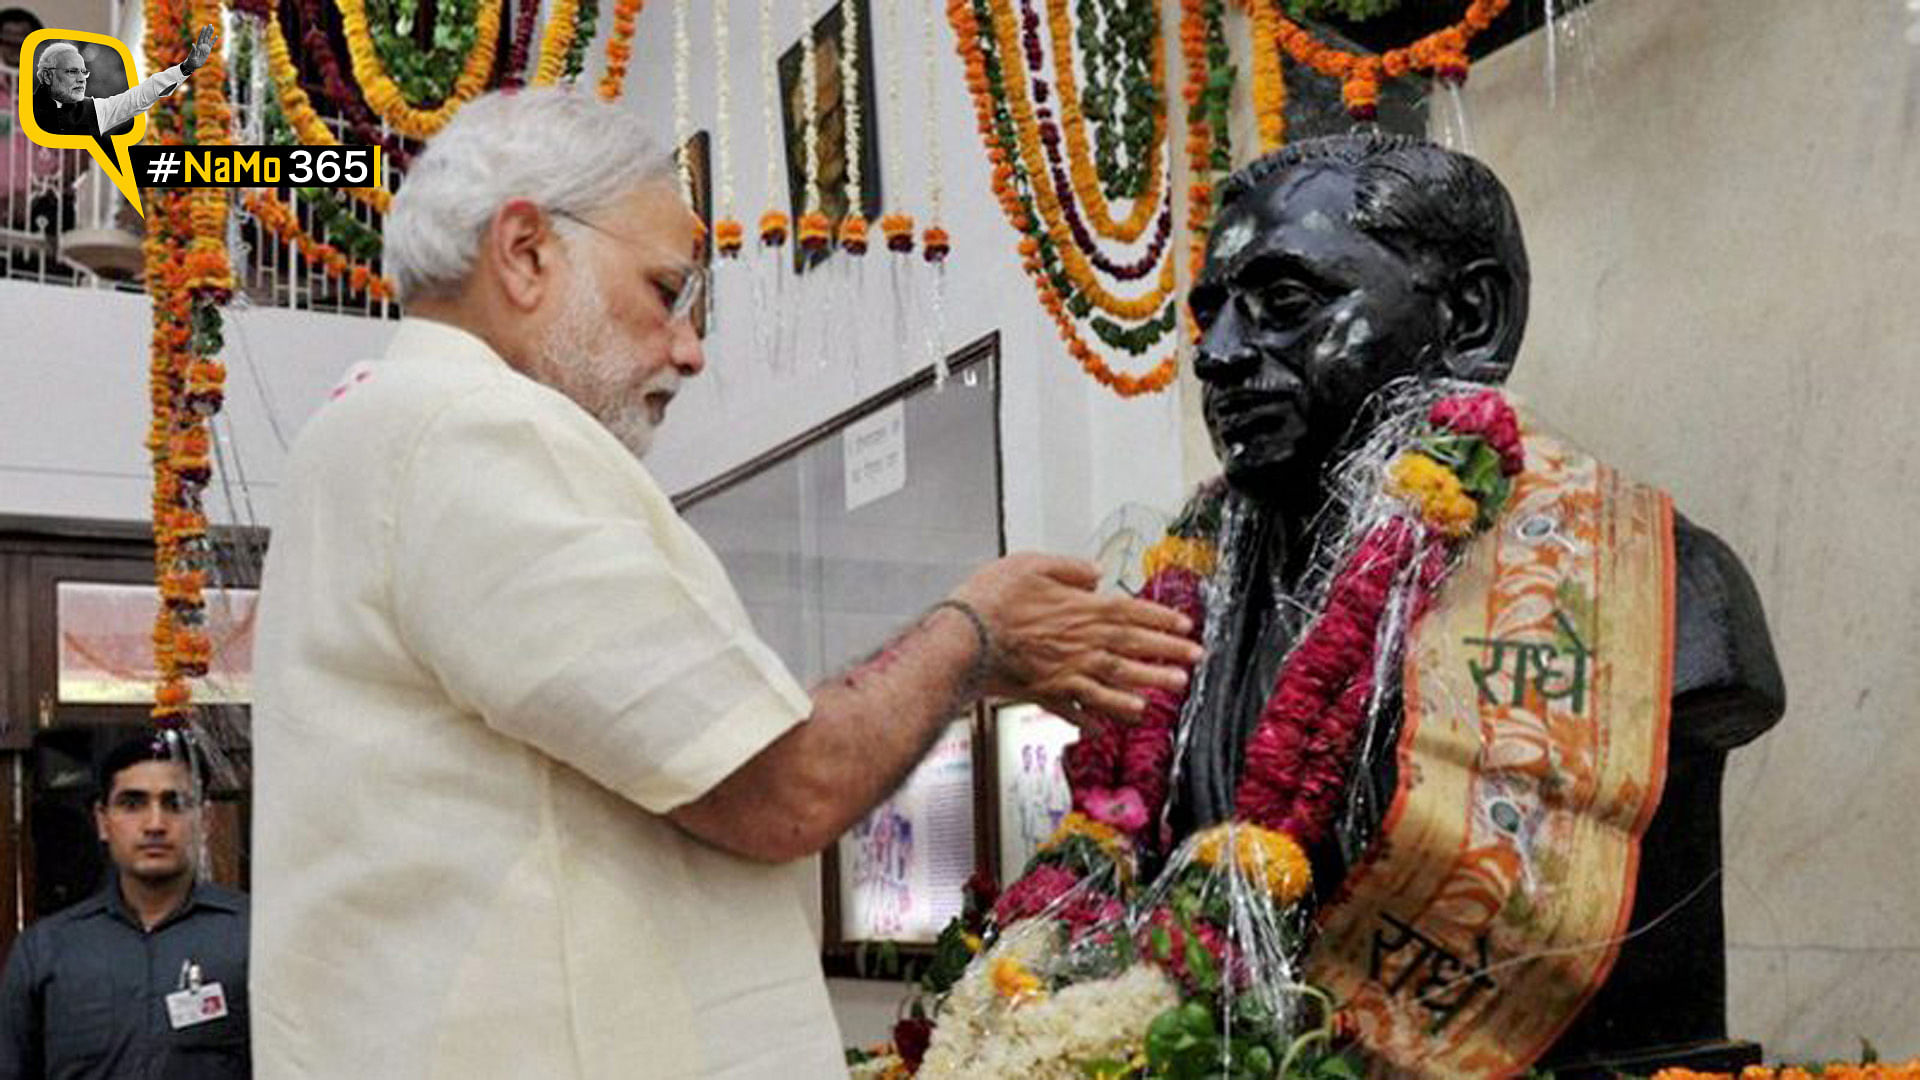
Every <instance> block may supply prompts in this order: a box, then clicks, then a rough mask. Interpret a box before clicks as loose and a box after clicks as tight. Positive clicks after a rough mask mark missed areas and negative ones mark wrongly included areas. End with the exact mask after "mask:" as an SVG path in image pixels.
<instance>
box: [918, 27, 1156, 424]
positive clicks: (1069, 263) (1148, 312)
mask: <svg viewBox="0 0 1920 1080" xmlns="http://www.w3.org/2000/svg"><path fill="white" fill-rule="evenodd" d="M986 3H987V10H988V13H989V15H990V21H991V25H992V29H991V33H992V34H993V38H994V43H995V51H996V54H997V55H998V56H999V57H1000V63H1001V65H1002V66H1001V72H1002V79H1003V80H1004V82H1005V85H1006V88H1007V89H1006V97H1007V99H1008V111H1009V112H1010V113H1011V114H1012V117H1013V122H1012V130H1013V136H1014V141H1015V142H1016V143H1017V145H1016V146H1013V147H1008V146H1006V145H1004V143H1003V141H1002V139H1001V136H1000V134H999V131H998V129H997V127H996V124H995V118H994V100H993V88H992V84H991V76H989V74H988V73H987V61H986V55H985V51H984V48H983V45H982V42H981V36H980V35H981V31H980V28H979V26H978V25H977V24H976V19H975V12H974V10H973V3H972V2H971V0H949V2H948V4H947V20H948V22H949V23H950V24H951V25H952V27H953V30H954V34H955V37H956V38H957V44H956V48H957V50H958V52H959V53H960V56H961V59H962V62H963V63H964V64H965V65H966V72H967V86H968V89H969V90H971V91H972V95H973V102H974V112H975V115H976V118H977V120H978V125H979V130H980V135H981V138H982V140H983V141H984V142H985V143H986V146H987V157H988V159H989V160H990V161H991V162H992V163H993V166H994V168H993V189H994V195H995V196H996V198H997V199H998V200H999V203H1000V207H1001V209H1002V211H1004V212H1005V213H1006V215H1007V220H1008V222H1009V223H1011V224H1012V225H1013V227H1014V228H1015V229H1017V230H1019V231H1020V232H1021V233H1023V234H1025V235H1023V236H1022V238H1021V241H1020V254H1021V265H1022V267H1023V268H1024V269H1025V270H1026V271H1027V274H1028V276H1029V277H1031V278H1032V279H1033V281H1034V286H1035V289H1036V291H1037V292H1038V293H1039V297H1040V303H1041V306H1042V307H1043V308H1045V309H1046V311H1047V314H1048V315H1050V316H1051V317H1052V318H1053V321H1054V325H1055V327H1056V328H1057V330H1058V332H1059V336H1060V340H1061V342H1062V344H1064V345H1065V346H1066V348H1067V351H1068V353H1069V354H1070V355H1071V356H1072V357H1073V358H1074V359H1075V360H1076V361H1077V362H1078V363H1079V364H1080V367H1081V369H1082V370H1084V371H1086V372H1087V374H1089V375H1092V376H1093V377H1094V378H1095V379H1096V380H1098V381H1099V382H1100V383H1101V384H1102V385H1105V386H1107V387H1110V388H1111V389H1112V390H1114V392H1116V393H1118V394H1119V395H1120V396H1122V397H1133V396H1135V395H1138V394H1146V393H1154V392H1157V391H1160V390H1163V389H1165V388H1166V387H1167V386H1168V385H1169V384H1171V383H1172V382H1173V377H1174V374H1175V372H1176V370H1177V368H1176V363H1177V361H1176V358H1175V356H1174V355H1173V354H1171V353H1169V354H1168V355H1167V356H1166V357H1164V358H1163V359H1161V360H1160V361H1159V362H1158V363H1156V364H1155V365H1154V366H1153V367H1152V368H1151V369H1149V370H1148V371H1147V372H1146V373H1145V374H1143V375H1137V376H1136V375H1132V374H1129V373H1126V372H1117V371H1114V370H1113V369H1112V368H1110V367H1109V366H1108V365H1107V363H1106V361H1105V360H1104V359H1103V358H1102V357H1101V356H1100V354H1099V353H1098V352H1096V351H1095V350H1094V348H1093V347H1092V346H1090V345H1088V344H1087V342H1086V340H1085V339H1084V338H1082V337H1081V336H1080V332H1079V328H1078V326H1077V325H1075V321H1074V316H1073V314H1072V312H1071V311H1070V310H1069V308H1068V303H1067V297H1065V296H1062V295H1061V293H1060V290H1059V289H1057V288H1056V287H1055V285H1054V283H1053V281H1052V280H1051V278H1050V276H1049V274H1048V273H1047V271H1046V268H1045V266H1044V264H1043V261H1042V257H1041V252H1040V241H1039V240H1038V238H1037V236H1036V235H1035V233H1036V231H1044V232H1045V234H1046V236H1047V238H1048V240H1049V242H1050V246H1051V247H1052V248H1053V249H1054V250H1055V251H1056V252H1057V253H1058V255H1059V257H1060V259H1061V261H1062V263H1063V264H1064V272H1065V273H1066V275H1067V277H1068V279H1069V281H1070V282H1071V284H1072V285H1073V286H1074V287H1076V288H1078V289H1081V290H1082V291H1083V293H1084V295H1085V296H1086V298H1087V299H1088V300H1089V301H1091V302H1092V303H1093V304H1094V305H1096V306H1098V307H1100V308H1102V309H1103V310H1105V311H1108V312H1110V313H1112V314H1114V315H1117V316H1120V317H1122V318H1128V319H1133V320H1135V321H1138V320H1141V319H1145V318H1150V317H1152V316H1153V315H1154V314H1155V313H1157V312H1158V311H1159V309H1160V307H1161V305H1162V304H1164V303H1165V301H1166V299H1167V297H1168V295H1170V294H1171V293H1172V291H1173V288H1174V276H1173V261H1172V259H1170V258H1169V259H1165V260H1164V261H1163V263H1162V265H1161V272H1160V277H1159V280H1158V282H1157V283H1156V285H1155V287H1154V289H1153V290H1152V291H1150V292H1149V293H1147V294H1145V295H1143V296H1141V297H1138V298H1134V299H1130V300H1129V299H1121V298H1119V297H1115V296H1113V295H1112V294H1110V293H1108V292H1106V290H1105V289H1103V288H1101V287H1100V284H1099V282H1098V281H1097V280H1096V279H1095V278H1094V274H1093V268H1092V267H1091V266H1090V265H1088V263H1087V261H1086V259H1085V257H1084V256H1083V255H1082V254H1081V253H1080V251H1079V250H1078V248H1077V247H1076V246H1075V244H1074V240H1073V237H1072V235H1071V234H1070V232H1069V231H1068V229H1067V227H1066V225H1065V224H1064V221H1063V216H1064V214H1063V211H1062V209H1061V207H1060V203H1059V199H1058V197H1057V195H1056V193H1055V192H1054V190H1053V185H1052V184H1051V182H1050V181H1049V180H1048V178H1047V171H1046V161H1045V160H1044V151H1043V150H1042V149H1041V146H1040V142H1039V134H1038V127H1037V124H1036V122H1035V119H1034V115H1033V106H1032V102H1031V100H1030V98H1029V96H1028V84H1027V76H1026V67H1025V59H1024V57H1025V53H1024V50H1023V49H1022V46H1021V42H1020V37H1019V22H1018V17H1017V16H1015V15H1014V13H1013V10H1012V6H1011V4H1010V3H1009V2H1008V0H986ZM1016 156H1017V158H1018V159H1019V161H1020V162H1021V164H1022V165H1023V166H1024V167H1025V170H1026V172H1027V173H1028V174H1029V175H1028V181H1029V183H1030V185H1031V187H1032V195H1033V202H1034V209H1035V211H1036V212H1037V213H1038V215H1039V221H1038V222H1036V221H1035V219H1034V215H1033V214H1032V213H1029V211H1028V210H1027V208H1026V207H1025V206H1024V205H1023V204H1022V200H1021V195H1020V193H1019V192H1018V191H1016V190H1015V189H1014V186H1013V178H1014V175H1015V168H1014V159H1015V157H1016ZM1036 225H1037V226H1038V229H1036Z"/></svg>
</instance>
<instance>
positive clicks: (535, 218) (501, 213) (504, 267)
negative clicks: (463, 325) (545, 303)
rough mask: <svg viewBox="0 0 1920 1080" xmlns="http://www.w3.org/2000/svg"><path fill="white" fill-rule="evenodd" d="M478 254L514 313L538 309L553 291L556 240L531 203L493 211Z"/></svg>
mask: <svg viewBox="0 0 1920 1080" xmlns="http://www.w3.org/2000/svg"><path fill="white" fill-rule="evenodd" d="M480 253H481V258H483V259H484V260H485V261H486V262H487V264H488V267H487V268H488V270H490V271H491V273H492V276H493V279H494V280H495V281H496V282H498V283H499V287H500V292H501V295H502V297H503V298H504V299H505V300H506V302H507V303H508V304H509V305H511V306H512V307H513V308H514V309H515V310H517V311H522V312H526V311H532V310H533V309H535V308H537V307H539V306H540V302H541V301H542V300H543V299H544V298H545V297H546V295H547V293H548V291H549V290H551V289H553V288H554V272H555V270H556V269H557V267H558V265H559V262H558V256H559V237H558V236H556V235H555V233H554V231H553V228H552V226H551V225H549V224H548V219H547V215H546V214H545V213H544V212H542V211H541V209H540V208H539V207H538V206H536V205H534V203H533V201H532V200H530V199H509V200H508V201H507V202H506V203H504V204H503V205H502V206H501V207H500V209H498V210H496V211H494V213H493V217H492V219H490V220H489V221H488V222H487V231H486V235H485V236H484V237H483V238H482V241H481V245H480Z"/></svg>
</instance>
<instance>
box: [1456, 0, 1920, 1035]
mask: <svg viewBox="0 0 1920 1080" xmlns="http://www.w3.org/2000/svg"><path fill="white" fill-rule="evenodd" d="M1905 7H1906V6H1905V5H1904V4H1902V3H1900V2H1898V0H1845V2H1833V3H1820V4H1808V3H1796V2H1793V0H1692V2H1689V3H1684V4H1675V3H1671V2H1666V0H1595V2H1594V3H1593V4H1592V6H1591V12H1590V14H1591V18H1590V20H1589V22H1590V29H1591V32H1592V40H1591V42H1590V43H1589V44H1590V45H1591V47H1592V48H1593V50H1594V53H1593V55H1594V56H1595V57H1596V58H1597V60H1598V62H1599V71H1598V77H1597V78H1588V77H1586V76H1584V75H1581V74H1580V73H1579V72H1580V66H1579V61H1580V57H1581V54H1578V53H1575V52H1571V51H1568V44H1569V43H1568V42H1567V41H1566V40H1565V39H1564V38H1563V39H1562V40H1561V41H1560V42H1559V45H1560V47H1561V49H1562V54H1561V56H1560V57H1559V58H1558V61H1559V64H1560V65H1561V73H1562V76H1563V78H1562V80H1561V84H1560V88H1559V93H1558V95H1557V97H1558V105H1557V107H1554V108H1549V107H1548V104H1547V93H1546V88H1545V83H1544V81H1543V75H1544V71H1545V47H1546V38H1545V35H1541V34H1536V35H1534V36H1532V37H1531V38H1528V39H1525V40H1523V41H1522V42H1520V43H1519V44H1517V45H1515V46H1512V47H1510V48H1509V49H1507V50H1504V51H1503V52H1501V53H1499V54H1497V55H1496V56H1494V57H1493V58H1491V60H1490V61H1489V62H1487V63H1484V64H1480V65H1476V66H1475V67H1474V70H1473V77H1472V80H1471V82H1470V83H1469V84H1468V89H1467V96H1468V106H1469V111H1470V117H1471V123H1472V131H1473V135H1474V138H1475V141H1476V144H1477V145H1476V149H1477V152H1478V153H1479V154H1480V156H1482V157H1484V158H1485V159H1486V160H1487V161H1488V162H1489V163H1490V164H1492V165H1493V167H1494V168H1495V170H1496V171H1498V172H1499V173H1500V175H1501V176H1502V178H1504V179H1505V181H1506V182H1507V184H1508V185H1509V186H1510V187H1511V188H1512V191H1513V194H1514V197H1515V199H1516V201H1517V202H1518V204H1519V208H1520V217H1521V221H1522V223H1523V224H1524V226H1525V228H1526V230H1527V241H1528V248H1529V249H1530V251H1531V253H1532V256H1533V271H1534V291H1533V316H1532V322H1531V326H1530V328H1529V331H1528V337H1527V344H1526V348H1525V350H1524V352H1523V355H1522V359H1521V362H1520V365H1519V369H1518V372H1517V374H1516V376H1515V379H1514V387H1515V388H1516V389H1517V390H1518V391H1520V392H1521V393H1522V394H1523V395H1524V396H1525V397H1526V398H1527V400H1528V401H1529V402H1530V403H1531V404H1532V405H1533V406H1534V407H1535V408H1536V409H1537V410H1538V411H1539V412H1541V413H1542V414H1543V415H1545V416H1546V417H1548V418H1550V419H1551V420H1552V421H1553V422H1554V423H1555V424H1556V425H1557V426H1559V427H1560V428H1562V429H1563V430H1564V431H1565V432H1566V433H1567V434H1568V435H1570V436H1571V437H1573V438H1575V439H1576V440H1577V441H1579V442H1581V443H1583V444H1584V445H1585V446H1587V447H1588V448H1589V449H1592V450H1594V451H1595V452H1597V453H1598V454H1600V455H1601V456H1602V457H1605V458H1607V459H1610V460H1611V461H1613V462H1614V463H1615V464H1617V465H1618V466H1620V467H1621V468H1623V469H1625V470H1627V471H1629V472H1630V473H1632V474H1634V475H1636V476H1638V477H1640V478H1641V479H1644V480H1647V481H1649V482H1652V483H1656V484H1659V485H1661V486H1663V487H1666V488H1667V489H1669V490H1670V491H1672V492H1673V494H1674V498H1675V500H1676V504H1677V505H1678V506H1679V508H1680V509H1681V510H1682V511H1683V512H1684V513H1686V514H1687V515H1688V516H1690V517H1691V518H1693V519H1694V520H1695V521H1697V522H1699V523H1700V524H1702V525H1704V526H1706V527H1707V528H1709V529H1712V530H1714V531H1715V532H1717V533H1719V534H1720V535H1721V536H1722V537H1724V538H1725V539H1726V540H1727V541H1728V542H1729V543H1730V544H1732V545H1733V547H1734V549H1735V550H1736V551H1737V552H1739V554H1740V555H1741V557H1742V558H1743V559H1744V560H1745V561H1746V564H1747V566H1748V567H1749V568H1750V569H1751V570H1752V572H1753V576H1754V578H1755V580H1756V581H1757V583H1758V585H1759V588H1760V592H1761V595H1762V597H1763V599H1764V602H1765V604H1766V609H1767V614H1768V618H1769V621H1770V622H1771V624H1772V629H1773V636H1774V642H1775V644H1776V646H1777V647H1778V649H1779V652H1780V657H1781V662H1782V665H1783V667H1784V668H1785V671H1786V677H1787V689H1788V698H1789V702H1790V706H1789V710H1788V714H1787V717H1786V719H1785V720H1784V721H1783V722H1782V723H1781V725H1780V726H1779V727H1778V728H1777V729H1775V730H1774V731H1773V732H1772V733H1771V734H1769V735H1767V736H1766V737H1764V738H1763V739H1761V740H1760V741H1759V742H1758V743H1756V744H1754V745H1752V746H1750V747H1748V748H1746V749H1744V750H1741V751H1737V752H1735V754H1734V756H1733V758H1732V763H1731V768H1730V770H1729V774H1728V782H1727V788H1726V790H1727V795H1726V807H1725V809H1726V834H1727V835H1726V879H1725V882H1724V884H1725V896H1726V907H1727V919H1728V928H1727V929H1728V934H1727V937H1728V946H1729V953H1730V955H1729V957H1728V974H1729V984H1730V994H1731V998H1732V1001H1731V1007H1730V1022H1731V1027H1732V1031H1733V1033H1734V1034H1736V1035H1740V1036H1744V1037H1747V1038H1754V1039H1759V1040H1762V1041H1763V1042H1764V1043H1765V1045H1766V1048H1767V1052H1768V1055H1769V1057H1770V1058H1776V1057H1777V1058H1785V1059H1788V1060H1793V1059H1801V1058H1809V1057H1816V1056H1827V1057H1835V1056H1842V1055H1852V1054H1856V1053H1858V1051H1859V1048H1860V1044H1859V1038H1860V1037H1862V1036H1864V1037H1867V1038H1869V1039H1872V1040H1873V1041H1874V1042H1875V1043H1876V1044H1877V1045H1878V1046H1879V1048H1880V1049H1881V1051H1882V1052H1884V1053H1887V1054H1889V1055H1893V1056H1911V1055H1915V1054H1920V993H1916V987H1920V863H1916V861H1915V860H1914V859H1913V857H1912V856H1911V855H1910V854H1909V851H1910V847H1909V845H1910V844H1911V842H1912V840H1911V838H1912V833H1911V831H1910V830H1911V829H1912V827H1913V822H1914V821H1915V819H1916V818H1917V817H1920V794H1916V789H1915V787H1914V785H1913V784H1912V782H1911V779H1910V778H1911V777H1913V776H1914V775H1915V774H1916V771H1917V770H1920V733H1916V731H1915V729H1914V728H1912V727H1909V726H1908V725H1909V724H1912V723H1913V722H1914V720H1915V707H1914V704H1913V703H1914V702H1915V701H1916V700H1920V665H1916V664H1915V663H1914V662H1913V659H1912V658H1913V655H1914V652H1915V649H1916V647H1920V548H1917V547H1916V546H1915V544H1914V543H1913V531H1914V529H1915V528H1916V525H1920V485H1916V484H1915V483H1914V482H1913V480H1912V478H1911V476H1910V475H1909V473H1910V469H1911V463H1912V462H1913V461H1914V460H1915V459H1916V457H1920V434H1917V433H1916V429H1915V426H1914V423H1913V421H1914V418H1915V417H1916V416H1920V367H1916V366H1915V364H1914V359H1915V352H1916V348H1917V347H1920V304H1916V303H1915V301H1914V295H1913V293H1914V283H1915V282H1916V281H1920V133H1917V132H1916V125H1917V124H1920V49H1916V48H1915V47H1914V46H1912V45H1908V44H1906V43H1905V42H1904V41H1903V38H1902V35H1903V32H1904V31H1906V29H1907V27H1908V25H1909V24H1910V23H1912V22H1913V21H1915V20H1916V18H1917V17H1920V16H1916V15H1914V14H1910V13H1908V12H1907V11H1906V10H1905Z"/></svg>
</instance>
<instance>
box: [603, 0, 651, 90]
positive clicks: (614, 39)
mask: <svg viewBox="0 0 1920 1080" xmlns="http://www.w3.org/2000/svg"><path fill="white" fill-rule="evenodd" d="M644 3H645V0H617V2H616V3H615V4H614V5H613V32H612V33H610V34H608V35H607V67H606V70H605V71H603V72H602V73H601V75H600V96H601V98H603V99H604V100H607V101H612V100H614V99H615V98H618V97H619V96H620V94H621V91H623V90H624V89H626V85H627V62H628V61H629V60H632V59H633V27H634V24H635V22H636V21H637V20H638V19H639V18H640V8H641V7H642V6H643V5H644Z"/></svg>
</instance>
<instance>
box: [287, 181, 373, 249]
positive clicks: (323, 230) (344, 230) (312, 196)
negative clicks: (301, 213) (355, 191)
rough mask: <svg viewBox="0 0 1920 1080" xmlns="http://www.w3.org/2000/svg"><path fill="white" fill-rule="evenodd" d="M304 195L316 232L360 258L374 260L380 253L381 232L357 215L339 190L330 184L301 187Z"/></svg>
mask: <svg viewBox="0 0 1920 1080" xmlns="http://www.w3.org/2000/svg"><path fill="white" fill-rule="evenodd" d="M300 198H301V199H302V200H304V201H305V202H306V204H307V209H308V211H309V212H310V213H311V214H312V215H313V218H312V225H313V233H314V235H315V236H316V237H317V238H319V239H320V240H321V241H323V242H325V243H328V244H332V245H333V246H334V247H337V248H339V249H340V250H341V251H343V252H345V253H346V254H347V255H349V256H351V257H352V258H353V259H354V261H356V262H367V263H370V262H372V261H374V260H375V259H378V258H379V257H380V251H381V246H380V234H379V233H377V232H375V231H374V230H373V229H372V228H371V227H370V226H368V225H367V224H366V223H365V222H362V221H361V220H359V219H358V218H356V217H354V216H353V210H352V208H351V207H349V206H347V204H346V200H345V199H344V198H342V197H341V196H340V194H339V192H336V191H333V190H330V189H328V188H301V189H300Z"/></svg>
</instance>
